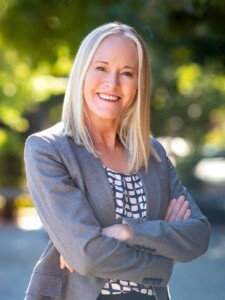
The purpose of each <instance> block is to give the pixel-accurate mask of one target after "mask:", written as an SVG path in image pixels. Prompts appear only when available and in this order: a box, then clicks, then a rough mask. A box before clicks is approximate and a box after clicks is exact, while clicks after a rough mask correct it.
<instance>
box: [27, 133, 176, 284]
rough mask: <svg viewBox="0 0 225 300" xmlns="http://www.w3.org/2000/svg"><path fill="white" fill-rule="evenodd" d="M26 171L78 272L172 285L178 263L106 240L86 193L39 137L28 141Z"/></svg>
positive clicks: (47, 222) (47, 223)
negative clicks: (170, 283) (169, 283)
mask: <svg viewBox="0 0 225 300" xmlns="http://www.w3.org/2000/svg"><path fill="white" fill-rule="evenodd" d="M74 158H75V157H74ZM75 159H76V158H75ZM25 166H26V174H27V181H28V187H29V191H30V194H31V197H32V199H33V201H34V204H35V206H36V209H37V211H38V214H39V216H40V218H41V220H42V222H43V225H44V227H45V229H46V231H47V232H48V234H49V236H50V239H51V240H52V241H53V243H54V245H55V247H56V249H57V250H58V252H59V253H60V254H62V255H63V257H64V258H65V260H66V261H67V262H68V263H69V264H70V265H71V266H72V267H73V268H74V269H75V270H76V272H78V273H79V274H81V275H87V276H93V277H100V278H117V279H122V280H130V281H133V282H137V283H141V284H145V283H146V282H148V280H147V281H146V278H147V279H149V277H150V278H151V279H153V280H151V283H152V284H151V285H156V286H166V285H167V283H168V281H169V278H170V276H171V272H172V267H173V261H172V260H171V259H169V258H166V257H163V256H158V255H152V254H148V253H145V252H143V251H139V250H137V249H135V248H134V247H131V246H129V245H127V244H126V243H125V242H120V241H118V240H116V239H114V238H109V237H106V236H103V235H102V234H101V227H100V225H99V222H98V221H97V219H96V218H95V216H94V214H93V211H92V209H91V207H90V205H89V202H88V200H87V198H86V196H85V194H83V192H82V191H81V190H80V189H78V188H77V187H76V186H75V185H74V182H73V181H72V180H71V177H70V174H69V172H68V170H67V168H66V167H65V165H64V164H63V160H62V158H61V156H60V153H58V150H57V149H56V146H55V144H54V143H53V142H52V141H51V140H50V139H48V138H46V137H43V136H38V135H33V136H31V137H29V138H28V140H27V141H26V144H25Z"/></svg>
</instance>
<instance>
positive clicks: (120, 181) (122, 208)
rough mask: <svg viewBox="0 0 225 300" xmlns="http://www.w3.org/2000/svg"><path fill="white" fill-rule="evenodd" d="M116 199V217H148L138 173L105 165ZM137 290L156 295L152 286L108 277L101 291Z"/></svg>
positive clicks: (124, 291) (106, 293)
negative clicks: (147, 286)
mask: <svg viewBox="0 0 225 300" xmlns="http://www.w3.org/2000/svg"><path fill="white" fill-rule="evenodd" d="M104 169H105V171H106V174H107V177H108V181H109V183H110V185H111V188H112V191H113V196H114V199H115V207H116V218H120V217H128V218H134V219H145V218H146V197H145V193H144V189H143V185H142V182H141V179H140V177H139V175H138V174H137V173H131V174H123V173H118V172H115V171H113V170H111V169H109V168H108V167H105V166H104ZM131 291H136V292H139V293H142V294H147V295H154V292H153V290H152V288H146V287H145V286H143V285H141V284H137V283H135V282H131V281H125V280H117V279H108V280H107V281H106V283H105V285H104V287H103V289H102V291H101V294H103V295H111V294H121V293H127V292H131Z"/></svg>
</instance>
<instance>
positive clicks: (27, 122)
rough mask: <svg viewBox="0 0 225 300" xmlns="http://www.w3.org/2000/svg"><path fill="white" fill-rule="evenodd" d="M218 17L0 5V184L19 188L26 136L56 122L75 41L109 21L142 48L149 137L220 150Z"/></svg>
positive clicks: (64, 3) (183, 4) (194, 8)
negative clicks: (127, 28)
mask: <svg viewBox="0 0 225 300" xmlns="http://www.w3.org/2000/svg"><path fill="white" fill-rule="evenodd" d="M224 18H225V11H224V1H223V0H214V1H210V0H182V1H175V0H164V1H162V0H150V1H149V0H139V1H134V0H120V1H117V0H104V1H103V0H96V1H91V0H86V1H80V0H79V1H78V0H77V1H73V0H58V1H54V0H48V1H45V0H29V1H26V0H19V1H18V0H0V28H1V30H0V64H1V68H0V87H1V89H0V165H1V170H0V185H9V184H13V185H19V184H21V179H22V178H23V168H22V165H23V159H22V157H23V154H22V153H23V146H24V141H25V138H26V137H27V136H28V135H29V134H30V133H31V132H34V131H37V130H40V129H41V128H45V127H47V126H49V125H51V124H53V123H55V122H57V121H58V120H60V117H61V107H62V102H63V95H64V91H65V88H66V84H67V78H68V75H69V72H70V69H71V66H72V63H73V59H74V56H75V54H76V51H77V49H78V47H79V44H80V42H81V40H82V39H83V38H84V36H85V35H86V34H87V33H88V32H89V31H90V30H92V29H93V28H94V27H96V26H98V25H101V24H103V23H105V22H109V21H121V22H124V23H127V24H129V25H131V26H134V27H135V29H136V30H137V31H138V32H139V33H140V34H141V35H142V36H143V38H144V40H145V41H146V44H147V46H148V48H149V55H150V60H151V65H152V105H151V127H152V132H153V134H154V135H156V136H170V137H183V138H185V139H187V140H188V141H190V143H192V145H194V148H195V149H196V151H198V152H201V153H204V155H214V154H215V153H218V152H220V151H224V149H225V100H224V95H225V74H224V64H225V55H224V54H225V38H224V29H225V28H224V27H225V26H224Z"/></svg>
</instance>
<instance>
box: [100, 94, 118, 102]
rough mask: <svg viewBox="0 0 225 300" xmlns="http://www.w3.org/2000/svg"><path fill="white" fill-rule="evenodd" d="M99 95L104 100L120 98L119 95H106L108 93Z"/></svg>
mask: <svg viewBox="0 0 225 300" xmlns="http://www.w3.org/2000/svg"><path fill="white" fill-rule="evenodd" d="M99 97H100V98H102V99H104V100H110V101H117V100H118V99H119V97H116V96H111V95H106V94H99Z"/></svg>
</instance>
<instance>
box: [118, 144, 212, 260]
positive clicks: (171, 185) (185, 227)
mask: <svg viewBox="0 0 225 300" xmlns="http://www.w3.org/2000/svg"><path fill="white" fill-rule="evenodd" d="M152 142H153V146H154V148H155V150H156V151H157V153H158V154H159V156H160V159H161V162H157V161H156V160H153V161H152V163H154V164H155V168H156V170H157V172H158V176H159V178H163V182H164V183H165V182H167V185H168V191H169V200H172V199H173V198H176V199H177V198H178V197H179V196H180V195H184V196H185V198H186V200H188V201H189V205H190V206H189V208H190V209H191V218H190V219H187V220H182V221H175V222H170V223H168V222H165V221H163V220H153V221H145V220H141V219H138V220H135V219H130V218H125V219H124V221H125V222H126V223H127V224H128V225H129V226H130V228H131V229H132V232H133V236H132V238H131V239H129V240H128V241H127V243H128V244H129V245H132V246H134V245H139V246H143V247H146V249H150V250H151V252H152V253H154V254H156V255H162V256H165V257H169V258H171V259H173V260H174V261H180V262H187V261H191V260H193V259H194V258H196V257H198V256H200V255H202V254H204V253H205V251H206V250H207V248H208V243H209V237H210V225H209V222H208V220H207V218H206V217H205V216H204V215H203V214H202V212H201V211H200V209H199V208H198V206H197V205H196V203H195V202H194V200H193V199H192V197H191V196H190V194H189V193H188V191H187V190H186V188H185V187H184V186H183V185H182V183H181V181H180V179H179V176H178V175H177V173H176V171H175V168H174V166H173V164H172V163H171V161H170V160H169V158H168V157H167V155H166V152H165V150H164V148H163V147H162V145H161V144H160V143H159V142H158V141H157V140H155V139H153V140H152ZM161 188H162V189H163V188H164V187H163V186H162V187H161ZM161 200H162V201H164V200H165V199H161ZM149 201H153V199H152V200H151V199H149Z"/></svg>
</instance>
